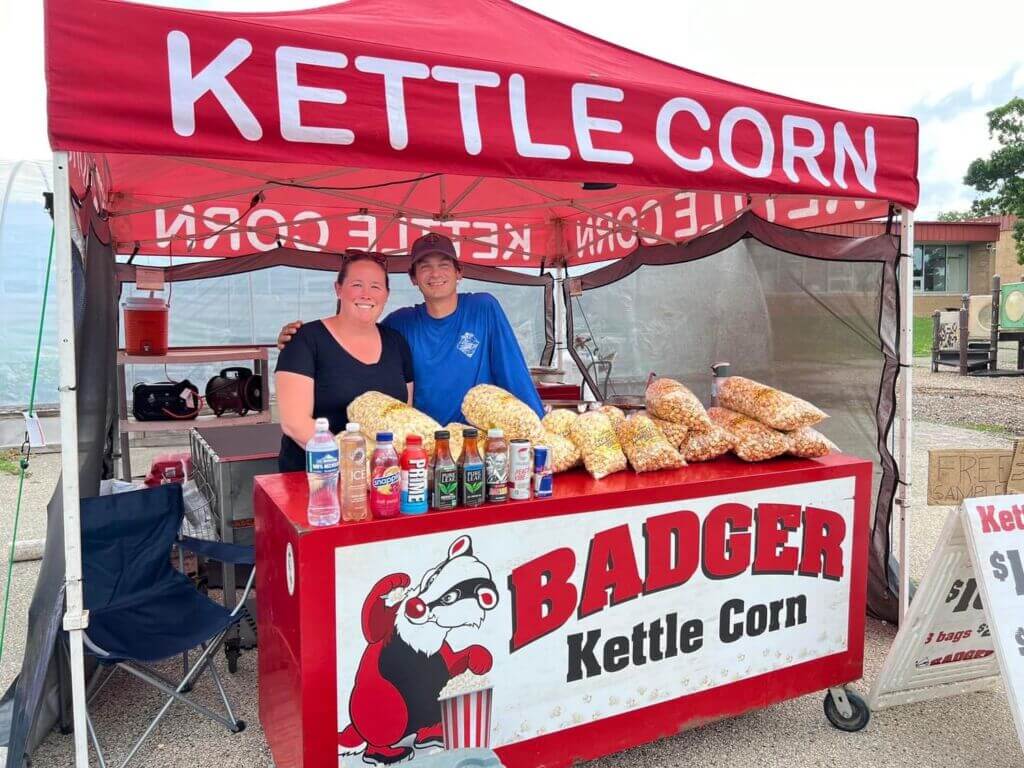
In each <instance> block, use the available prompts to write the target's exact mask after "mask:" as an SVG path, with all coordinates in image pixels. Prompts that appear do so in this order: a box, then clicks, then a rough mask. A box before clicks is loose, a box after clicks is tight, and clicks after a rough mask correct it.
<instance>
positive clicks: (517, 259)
mask: <svg viewBox="0 0 1024 768" xmlns="http://www.w3.org/2000/svg"><path fill="white" fill-rule="evenodd" d="M45 5H46V75H47V84H48V89H49V92H48V111H49V133H50V141H51V145H52V147H53V149H54V152H55V155H54V168H55V188H56V190H57V194H56V211H55V218H56V222H57V234H58V238H57V246H58V251H57V253H58V259H57V261H58V267H59V270H60V271H59V272H58V275H59V284H60V291H61V292H60V302H61V310H62V312H61V326H60V327H61V332H60V350H61V414H62V433H63V435H64V454H63V462H64V464H63V467H64V475H63V496H64V499H66V500H67V501H66V504H65V505H64V519H65V534H66V540H65V548H66V581H67V614H66V619H65V627H66V628H67V629H68V630H70V632H71V648H72V679H73V683H74V686H75V697H74V698H75V704H76V707H75V714H76V724H81V725H80V727H78V728H76V746H77V755H78V761H79V762H78V764H79V765H82V766H84V765H86V762H85V761H86V745H85V736H86V729H85V727H84V720H79V717H83V718H84V698H83V692H82V688H81V684H82V652H81V631H80V630H81V629H83V628H84V621H83V616H82V598H81V588H82V585H81V577H80V574H81V570H80V565H79V555H78V498H79V474H78V473H79V457H78V455H77V450H76V449H77V442H78V440H77V438H78V428H77V421H76V393H75V387H76V382H77V379H76V369H75V324H74V317H73V312H72V306H73V293H72V281H71V268H72V261H71V217H72V214H73V213H77V223H78V225H79V226H80V227H81V229H82V231H83V232H84V233H86V234H87V235H88V234H89V233H90V232H94V233H99V234H100V236H101V237H102V239H104V240H108V241H109V245H110V246H111V249H112V250H113V252H114V253H116V254H131V253H135V252H142V253H148V254H157V255H159V254H171V255H179V256H180V255H185V254H188V255H190V256H205V257H211V258H219V259H220V260H219V261H218V262H216V263H217V264H223V265H225V266H224V269H225V270H227V269H229V268H228V267H227V266H226V265H227V264H228V263H229V262H230V261H231V260H233V259H239V258H240V259H246V258H249V259H254V258H256V257H258V256H260V255H261V254H262V255H265V254H267V253H268V252H275V253H277V254H279V255H280V261H279V263H285V262H287V263H291V264H296V265H303V264H312V263H314V262H317V263H318V262H320V261H322V260H323V259H322V255H321V256H318V255H317V254H323V253H332V252H334V253H336V252H338V251H340V250H342V249H344V248H347V247H357V248H364V249H374V250H381V251H384V252H386V253H394V254H400V253H403V252H404V251H405V249H406V248H407V246H408V244H409V243H410V242H411V241H412V240H413V239H415V237H416V236H417V235H418V234H419V233H420V231H423V230H435V231H440V232H444V233H446V234H448V235H450V236H452V237H453V239H454V240H456V242H457V243H458V244H459V248H460V258H461V259H462V260H463V261H465V262H468V263H473V264H479V265H484V266H520V267H524V266H531V267H545V266H547V267H557V268H562V267H566V266H569V267H571V266H573V265H577V264H586V263H589V262H595V261H603V260H607V259H613V258H618V257H624V256H627V255H629V254H631V253H633V252H635V251H637V249H638V248H642V247H645V246H648V247H650V246H670V247H676V246H678V245H679V244H680V243H683V242H685V241H688V240H692V239H694V238H697V237H699V236H701V235H704V234H707V233H709V232H714V231H716V230H721V229H722V228H723V227H725V226H726V225H728V224H729V223H730V222H733V221H734V220H737V219H739V218H741V217H743V216H747V217H756V218H758V219H763V220H765V221H767V222H776V223H778V224H784V225H786V226H787V227H792V228H797V229H806V228H811V227H816V226H821V225H824V224H830V223H839V222H845V221H853V220H860V219H867V218H876V217H879V216H884V215H886V214H890V215H891V214H892V212H893V210H894V208H895V207H899V209H901V211H902V214H903V216H904V220H905V224H909V223H910V221H911V215H910V210H911V209H913V208H914V207H915V206H916V204H917V201H918V193H919V189H918V182H917V178H916V174H917V124H916V121H914V120H913V119H911V118H903V117H890V116H883V115H872V114H863V113H856V112H848V111H843V110H839V109H834V108H830V107H824V106H820V105H816V104H812V103H808V102H804V101H799V100H795V99H788V98H784V97H782V96H778V95H775V94H771V93H767V92H764V91H759V90H755V89H751V88H745V87H742V86H739V85H736V84H734V83H729V82H726V81H723V80H719V79H716V78H713V77H709V76H706V75H702V74H698V73H695V72H692V71H689V70H686V69H682V68H679V67H676V66H673V65H670V64H667V63H665V62H661V61H658V60H655V59H652V58H650V57H647V56H644V55H642V54H639V53H636V52H633V51H629V50H626V49H624V48H621V47H619V46H616V45H613V44H611V43H608V42H606V41H603V40H600V39H597V38H594V37H592V36H589V35H586V34H583V33H581V32H579V31H577V30H574V29H572V28H569V27H566V26H564V25H562V24H560V23H558V22H555V21H553V20H551V19H548V18H545V17H543V16H540V15H538V14H536V13H534V12H532V11H529V10H527V9H525V8H522V7H520V6H517V5H515V4H513V3H511V2H508V1H507V0H474V2H471V3H466V2H456V0H431V1H430V2H426V0H413V1H412V2H409V1H407V0H350V1H349V2H346V3H340V4H337V5H332V6H327V7H323V8H316V9H309V10H300V11H293V12H282V13H259V14H255V13H212V12H198V11H186V10H173V9H168V8H160V7H153V6H143V5H136V4H132V3H128V2H123V0H47V1H46V4H45ZM112 30H116V39H117V41H118V42H117V44H116V45H112V44H111V32H112ZM67 191H70V193H71V194H70V195H68V194H67ZM903 231H904V233H906V234H905V236H904V238H903V242H902V248H901V250H902V253H903V254H908V253H910V252H911V249H912V241H911V237H909V236H908V235H910V233H911V231H912V230H911V229H910V228H909V227H908V226H905V227H904V230H903ZM908 264H909V258H903V259H902V260H901V269H902V278H901V281H900V283H901V284H902V285H904V286H909V285H910V279H909V271H908V270H909V266H908ZM124 269H130V268H126V267H124V266H123V265H122V274H120V275H119V279H122V280H125V279H130V275H126V274H124V273H123V270H124ZM218 269H219V267H213V268H212V269H211V270H209V271H207V272H206V274H217V273H218ZM902 298H903V307H902V316H903V318H904V321H905V322H904V324H903V329H902V330H903V344H904V345H905V346H904V354H903V355H901V356H900V357H901V358H903V359H908V358H909V339H910V335H909V327H908V326H909V323H907V322H906V320H907V319H908V318H909V317H910V314H909V309H910V291H909V290H906V291H904V292H903V297H902ZM908 373H909V372H908ZM903 386H904V397H903V400H902V404H901V405H902V407H903V408H908V407H909V375H907V376H905V377H904V385H903ZM902 422H903V430H902V436H901V437H902V441H903V442H902V444H901V461H900V466H901V467H902V468H903V473H902V478H903V480H904V482H906V481H907V480H908V478H907V472H906V467H907V462H906V452H907V450H908V445H909V425H908V423H907V419H906V418H905V413H904V418H903V420H902ZM83 490H85V489H84V488H83ZM900 498H901V501H902V498H903V490H902V489H901V490H900ZM902 538H903V539H904V540H905V537H902ZM905 593H906V590H901V599H902V600H905V599H906V598H905Z"/></svg>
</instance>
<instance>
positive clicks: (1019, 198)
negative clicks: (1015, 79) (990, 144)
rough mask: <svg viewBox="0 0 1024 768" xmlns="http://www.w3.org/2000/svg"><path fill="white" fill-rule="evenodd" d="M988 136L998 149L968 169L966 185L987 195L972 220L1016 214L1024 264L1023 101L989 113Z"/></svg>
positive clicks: (977, 203) (1015, 234)
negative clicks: (975, 217) (993, 140)
mask: <svg viewBox="0 0 1024 768" xmlns="http://www.w3.org/2000/svg"><path fill="white" fill-rule="evenodd" d="M988 133H989V136H991V137H992V138H993V139H995V140H996V141H997V142H999V147H998V148H997V149H996V150H995V151H994V152H992V154H991V155H989V156H988V157H987V158H983V157H979V158H978V159H977V160H975V161H974V162H973V163H971V164H970V166H969V167H968V168H967V175H966V176H964V184H967V185H968V186H970V187H974V188H975V189H976V190H978V192H981V193H982V194H984V195H985V196H984V197H980V198H978V199H977V200H975V201H974V203H973V204H972V205H971V214H972V215H973V216H1000V215H1005V214H1013V215H1016V216H1017V223H1016V225H1015V226H1014V228H1013V238H1014V240H1015V241H1016V242H1017V261H1018V262H1020V263H1021V264H1024V99H1022V98H1020V97H1018V98H1014V99H1010V101H1008V102H1007V103H1006V104H1004V105H1003V106H1001V107H997V108H996V109H993V110H992V111H991V112H989V113H988Z"/></svg>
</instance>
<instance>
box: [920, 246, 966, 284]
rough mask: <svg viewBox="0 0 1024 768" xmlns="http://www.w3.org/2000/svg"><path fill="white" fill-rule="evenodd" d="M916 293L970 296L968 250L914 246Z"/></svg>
mask: <svg viewBox="0 0 1024 768" xmlns="http://www.w3.org/2000/svg"><path fill="white" fill-rule="evenodd" d="M914 290H915V291H916V292H918V293H967V246H966V245H932V244H926V245H915V246H914Z"/></svg>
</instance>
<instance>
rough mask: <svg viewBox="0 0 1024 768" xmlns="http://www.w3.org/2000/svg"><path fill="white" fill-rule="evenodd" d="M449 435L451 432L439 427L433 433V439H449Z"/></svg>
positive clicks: (450, 435)
mask: <svg viewBox="0 0 1024 768" xmlns="http://www.w3.org/2000/svg"><path fill="white" fill-rule="evenodd" d="M451 437H452V433H451V432H449V431H448V430H447V429H439V430H437V432H435V433H434V439H435V440H450V439H451Z"/></svg>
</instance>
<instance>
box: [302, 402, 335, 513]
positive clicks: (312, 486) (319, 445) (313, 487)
mask: <svg viewBox="0 0 1024 768" xmlns="http://www.w3.org/2000/svg"><path fill="white" fill-rule="evenodd" d="M306 479H307V480H309V507H308V508H307V511H306V516H307V518H308V519H309V524H310V525H336V524H337V522H338V520H339V519H341V507H340V505H339V504H338V445H337V443H335V442H334V437H333V436H332V435H331V425H330V423H329V422H328V421H327V419H317V420H316V432H315V433H314V434H313V436H312V437H311V438H309V442H308V443H306Z"/></svg>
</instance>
